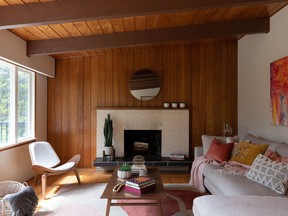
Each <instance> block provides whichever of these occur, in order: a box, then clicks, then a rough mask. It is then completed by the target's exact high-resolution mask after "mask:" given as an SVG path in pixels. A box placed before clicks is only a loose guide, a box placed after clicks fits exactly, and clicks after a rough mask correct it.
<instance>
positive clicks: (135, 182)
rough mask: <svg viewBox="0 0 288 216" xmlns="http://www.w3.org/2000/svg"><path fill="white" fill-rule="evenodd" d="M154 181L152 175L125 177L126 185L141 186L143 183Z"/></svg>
mask: <svg viewBox="0 0 288 216" xmlns="http://www.w3.org/2000/svg"><path fill="white" fill-rule="evenodd" d="M151 183H154V184H155V179H154V178H152V177H148V176H139V177H134V178H130V179H127V181H126V185H131V186H136V187H141V186H144V185H148V184H151Z"/></svg>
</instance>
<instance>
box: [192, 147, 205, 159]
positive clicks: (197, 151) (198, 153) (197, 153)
mask: <svg viewBox="0 0 288 216" xmlns="http://www.w3.org/2000/svg"><path fill="white" fill-rule="evenodd" d="M203 155H204V154H203V147H202V146H196V147H194V158H197V157H200V156H203Z"/></svg>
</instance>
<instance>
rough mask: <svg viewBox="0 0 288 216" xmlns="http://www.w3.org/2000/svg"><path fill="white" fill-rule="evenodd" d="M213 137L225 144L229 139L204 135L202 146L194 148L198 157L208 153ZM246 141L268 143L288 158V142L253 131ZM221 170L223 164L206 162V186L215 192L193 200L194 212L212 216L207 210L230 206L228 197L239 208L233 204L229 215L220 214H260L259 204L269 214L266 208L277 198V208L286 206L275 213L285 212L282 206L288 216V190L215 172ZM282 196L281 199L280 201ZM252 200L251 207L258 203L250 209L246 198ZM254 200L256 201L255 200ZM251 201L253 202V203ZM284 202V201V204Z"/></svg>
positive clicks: (272, 148) (228, 208)
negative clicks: (201, 153)
mask: <svg viewBox="0 0 288 216" xmlns="http://www.w3.org/2000/svg"><path fill="white" fill-rule="evenodd" d="M214 138H216V139H217V140H220V141H222V142H223V143H225V139H226V138H225V137H214V136H207V135H203V136H202V142H203V149H199V148H198V149H197V150H196V151H195V152H197V153H198V155H197V156H199V152H201V151H203V155H205V154H206V153H207V151H208V149H209V147H210V144H211V142H212V140H213V139H214ZM244 140H249V141H250V142H251V143H254V144H269V146H268V148H267V149H269V150H271V151H273V152H275V153H277V154H278V155H279V156H282V157H288V144H285V143H277V142H274V141H271V140H267V139H264V138H261V137H256V136H253V135H251V134H248V135H247V136H246V137H245V138H244ZM287 166H288V164H287ZM220 169H224V166H221V165H214V164H207V165H205V167H204V169H203V178H204V186H205V188H206V189H207V190H208V191H209V192H210V193H211V194H212V195H207V196H202V197H199V198H196V199H195V200H194V202H193V212H194V215H195V216H206V215H209V214H207V212H209V211H208V210H209V208H210V209H211V210H212V211H213V209H214V210H215V209H217V208H218V207H219V205H220V206H221V202H223V203H222V205H223V206H227V205H226V204H225V202H226V201H227V200H229V202H232V203H233V202H235V206H237V208H235V206H234V207H233V205H230V206H228V207H227V211H226V213H227V214H223V211H222V212H221V214H219V215H222V216H225V215H227V216H228V215H229V216H230V215H255V212H257V213H259V211H257V208H258V207H257V206H258V205H260V206H262V207H263V208H262V210H261V212H262V213H263V214H262V215H267V214H266V213H267V212H269V211H267V209H268V208H269V207H271V200H274V201H275V202H277V203H278V204H277V207H279V205H280V207H283V208H281V209H282V211H281V212H280V211H278V212H276V214H275V215H277V216H278V215H283V209H284V210H286V213H285V214H284V215H288V209H287V206H288V199H287V198H288V195H287V194H288V193H287V192H286V193H285V194H279V193H277V192H275V191H274V190H272V189H270V188H269V187H267V186H265V185H263V184H261V183H258V182H256V181H253V180H250V179H249V178H247V177H246V176H244V175H233V174H223V173H221V172H217V171H215V170H218V171H219V170H220ZM215 195H216V196H215ZM227 196H229V197H227ZM264 197H266V198H264ZM276 197H277V198H276ZM279 199H280V200H281V201H279ZM282 199H283V200H282ZM233 200H234V201H233ZM240 200H243V201H240ZM245 200H246V201H245ZM249 200H250V202H251V204H250V205H249V204H248V206H250V207H251V206H253V205H254V204H255V205H254V207H252V208H251V209H250V210H247V201H249ZM251 200H253V202H252V201H251ZM257 200H258V201H257ZM208 201H209V202H208ZM244 201H245V202H244ZM248 203H249V202H248ZM252 203H254V204H253V205H252ZM283 203H285V206H284V204H283ZM241 208H245V209H246V210H247V211H248V213H247V212H246V211H243V212H241V211H240V210H241ZM265 208H266V211H265ZM273 208H274V207H273ZM248 209H249V208H248ZM258 210H259V209H258ZM233 211H234V214H231V212H233ZM239 211H240V212H239ZM249 211H250V214H249ZM228 212H230V213H228ZM244 212H245V214H244ZM214 213H215V212H214ZM213 215H215V216H216V215H217V214H213Z"/></svg>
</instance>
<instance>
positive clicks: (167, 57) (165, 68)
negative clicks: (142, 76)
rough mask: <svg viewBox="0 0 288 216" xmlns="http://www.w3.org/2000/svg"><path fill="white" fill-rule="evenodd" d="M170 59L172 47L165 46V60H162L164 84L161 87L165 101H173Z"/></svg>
mask: <svg viewBox="0 0 288 216" xmlns="http://www.w3.org/2000/svg"><path fill="white" fill-rule="evenodd" d="M169 60H170V48H169V47H164V48H163V61H162V66H163V73H162V83H163V85H162V86H161V88H162V89H163V90H162V92H163V102H169V103H170V102H171V101H170V91H169V89H170V86H169V77H170V76H169V74H170V72H169V64H168V63H169Z"/></svg>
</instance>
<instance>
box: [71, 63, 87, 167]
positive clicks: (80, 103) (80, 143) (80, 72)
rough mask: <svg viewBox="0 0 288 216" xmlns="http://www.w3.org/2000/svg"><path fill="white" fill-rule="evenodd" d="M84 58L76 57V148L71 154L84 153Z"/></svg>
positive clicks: (82, 163) (81, 162) (81, 163)
mask: <svg viewBox="0 0 288 216" xmlns="http://www.w3.org/2000/svg"><path fill="white" fill-rule="evenodd" d="M83 60H84V58H77V68H76V69H77V70H76V80H77V87H76V88H77V100H76V101H77V102H76V103H77V104H76V107H77V120H76V130H77V132H76V133H77V136H76V142H77V144H76V148H75V149H73V153H72V154H74V155H75V154H77V153H78V154H80V155H84V121H85V119H84V62H83ZM83 165H84V161H83V159H82V160H81V161H80V164H79V166H81V167H83Z"/></svg>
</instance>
